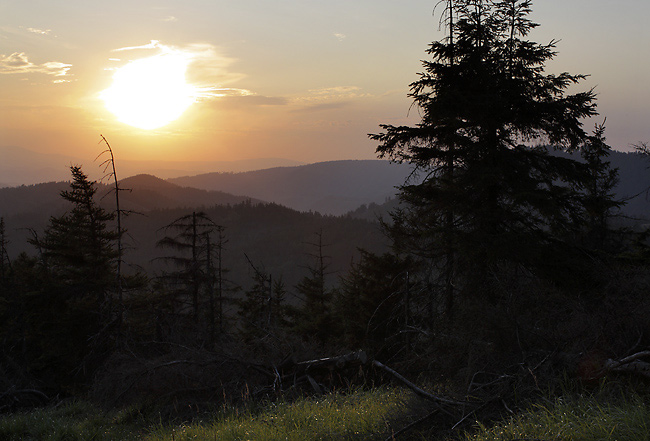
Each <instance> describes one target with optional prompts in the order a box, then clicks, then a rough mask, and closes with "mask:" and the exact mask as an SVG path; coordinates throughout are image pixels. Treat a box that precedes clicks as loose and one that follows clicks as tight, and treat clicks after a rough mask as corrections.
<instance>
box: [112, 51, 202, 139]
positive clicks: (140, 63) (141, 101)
mask: <svg viewBox="0 0 650 441" xmlns="http://www.w3.org/2000/svg"><path fill="white" fill-rule="evenodd" d="M189 62H190V59H189V57H187V56H186V55H184V54H181V53H166V54H161V55H156V56H153V57H148V58H142V59H139V60H135V61H131V62H130V63H128V64H127V65H126V66H124V67H121V68H119V69H118V70H117V71H116V72H115V74H114V75H113V84H112V85H111V87H109V88H108V89H106V90H104V91H103V92H101V94H100V98H101V99H102V100H104V104H105V106H106V109H108V110H109V111H110V112H111V113H113V114H114V115H115V116H116V117H117V118H118V120H119V121H121V122H123V123H125V124H128V125H130V126H133V127H137V128H140V129H144V130H152V129H157V128H160V127H163V126H165V125H167V124H169V123H170V122H172V121H174V120H175V119H177V118H178V117H180V116H181V115H182V114H183V113H184V112H185V110H187V108H188V107H190V106H191V105H192V104H194V102H195V101H196V97H197V88H196V87H194V86H192V85H190V84H187V82H186V80H185V71H186V70H187V66H188V64H189Z"/></svg>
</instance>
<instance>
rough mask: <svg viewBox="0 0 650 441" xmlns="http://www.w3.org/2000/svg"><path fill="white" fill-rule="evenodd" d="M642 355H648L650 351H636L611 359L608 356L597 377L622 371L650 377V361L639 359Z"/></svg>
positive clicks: (649, 355)
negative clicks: (617, 358) (618, 358)
mask: <svg viewBox="0 0 650 441" xmlns="http://www.w3.org/2000/svg"><path fill="white" fill-rule="evenodd" d="M644 357H650V351H641V352H637V353H636V354H632V355H629V356H627V357H625V358H622V359H620V360H612V359H611V358H610V359H608V360H607V361H605V363H604V365H603V367H602V369H601V370H600V372H598V375H597V377H598V378H600V377H602V376H605V375H607V374H608V373H609V372H622V373H626V374H635V375H641V376H643V377H648V378H650V363H648V362H646V361H641V360H640V359H641V358H644Z"/></svg>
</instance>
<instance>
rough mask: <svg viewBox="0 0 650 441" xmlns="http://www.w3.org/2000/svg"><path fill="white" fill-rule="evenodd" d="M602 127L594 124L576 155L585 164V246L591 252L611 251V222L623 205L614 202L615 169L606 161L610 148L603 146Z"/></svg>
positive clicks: (616, 170) (603, 125)
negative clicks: (578, 154) (579, 156)
mask: <svg viewBox="0 0 650 441" xmlns="http://www.w3.org/2000/svg"><path fill="white" fill-rule="evenodd" d="M605 141H606V139H605V124H604V123H603V124H596V126H595V128H594V131H593V134H592V135H591V136H589V137H588V138H587V141H586V142H585V143H584V145H583V147H582V149H581V151H580V154H581V156H582V159H583V160H584V161H585V165H586V166H587V167H586V173H587V176H586V179H585V184H586V185H585V189H584V196H583V202H582V203H583V206H584V216H585V230H586V231H585V246H586V247H587V248H588V249H591V250H599V251H614V250H613V249H612V246H613V245H614V244H613V243H612V239H613V237H612V232H613V231H612V225H611V220H612V217H613V216H614V215H615V212H616V210H618V209H619V208H620V207H621V206H623V204H624V203H623V202H621V201H619V200H617V199H616V196H615V195H614V188H615V187H616V185H617V184H618V181H619V179H618V169H617V168H612V167H611V164H610V162H609V161H608V160H607V158H608V157H609V154H610V152H611V147H610V146H608V145H607V144H606V143H605Z"/></svg>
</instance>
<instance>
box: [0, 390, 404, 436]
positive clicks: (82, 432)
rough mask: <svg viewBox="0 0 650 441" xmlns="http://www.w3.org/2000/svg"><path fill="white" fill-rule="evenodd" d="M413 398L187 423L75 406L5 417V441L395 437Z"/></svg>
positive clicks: (0, 430)
mask: <svg viewBox="0 0 650 441" xmlns="http://www.w3.org/2000/svg"><path fill="white" fill-rule="evenodd" d="M410 397H411V395H410V394H409V393H407V392H405V391H402V390H398V389H375V390H372V391H359V392H356V393H353V394H332V395H328V396H325V397H322V398H320V399H305V400H300V401H298V402H295V403H292V404H288V403H271V404H268V405H267V406H264V407H262V408H261V409H259V410H258V409H254V408H252V407H251V408H244V409H238V408H231V409H224V410H222V411H220V412H215V413H214V414H212V415H208V416H205V417H204V418H203V419H202V420H201V421H197V422H193V423H191V424H190V423H186V424H178V425H172V424H161V423H148V422H146V421H145V419H144V418H143V417H141V416H138V415H137V412H136V411H133V410H126V411H122V412H120V413H117V414H113V415H107V414H103V413H101V412H99V411H98V410H96V409H95V408H93V407H92V406H91V405H89V404H86V403H81V402H74V403H71V404H68V405H65V406H61V407H60V408H56V409H45V410H39V411H34V412H30V413H18V414H14V415H10V416H6V417H3V418H0V439H1V440H7V441H14V440H25V441H27V440H39V441H40V440H44V441H64V440H65V441H82V440H83V441H85V440H98V441H103V440H125V441H128V440H142V441H182V440H209V441H213V440H219V441H230V440H233V441H234V440H296V441H297V440H373V439H378V440H379V439H385V438H386V436H387V435H389V434H390V421H391V420H393V419H395V418H403V417H404V415H405V414H406V413H407V411H408V401H409V400H410Z"/></svg>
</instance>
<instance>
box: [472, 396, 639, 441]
mask: <svg viewBox="0 0 650 441" xmlns="http://www.w3.org/2000/svg"><path fill="white" fill-rule="evenodd" d="M464 439H465V440H466V441H488V440H489V441H509V440H510V441H512V440H524V439H527V440H533V439H534V440H548V441H560V440H571V441H592V440H593V441H596V440H598V441H606V440H612V441H614V440H616V441H644V440H650V407H649V406H648V405H646V404H645V403H644V402H643V400H642V398H640V397H638V396H635V397H633V398H630V399H629V400H627V401H616V402H612V403H603V402H601V401H600V400H598V399H597V398H595V397H580V398H571V399H561V398H560V399H556V400H555V402H554V403H553V404H549V405H545V406H536V407H534V408H532V409H531V410H529V411H528V412H524V413H522V414H520V415H517V416H515V417H512V418H510V419H509V420H507V421H505V422H501V423H498V424H496V425H495V426H493V427H489V428H488V427H486V426H483V425H480V424H479V429H478V431H476V432H473V433H468V434H466V435H465V437H464Z"/></svg>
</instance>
